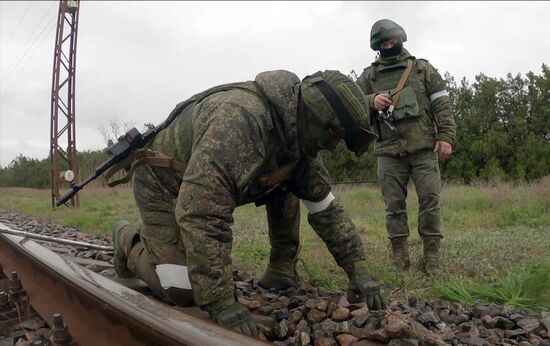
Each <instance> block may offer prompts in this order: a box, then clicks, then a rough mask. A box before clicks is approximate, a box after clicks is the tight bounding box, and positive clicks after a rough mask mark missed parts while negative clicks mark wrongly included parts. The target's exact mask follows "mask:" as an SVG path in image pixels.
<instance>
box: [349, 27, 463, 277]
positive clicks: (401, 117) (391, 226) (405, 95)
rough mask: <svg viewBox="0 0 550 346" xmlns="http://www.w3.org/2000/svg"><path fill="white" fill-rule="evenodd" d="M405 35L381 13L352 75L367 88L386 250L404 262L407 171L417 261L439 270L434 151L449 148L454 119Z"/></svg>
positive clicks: (440, 86) (444, 152) (439, 82)
mask: <svg viewBox="0 0 550 346" xmlns="http://www.w3.org/2000/svg"><path fill="white" fill-rule="evenodd" d="M406 40H407V35H406V34H405V31H404V30H403V28H402V27H401V26H399V25H398V24H397V23H395V22H393V21H391V20H389V19H382V20H379V21H377V22H376V23H374V25H373V26H372V30H371V35H370V47H371V48H372V49H373V50H375V51H379V56H378V58H377V59H376V61H374V62H373V63H372V64H371V66H369V67H367V68H366V69H365V71H364V72H363V73H362V74H361V76H359V79H358V81H357V82H358V84H359V85H360V86H361V88H362V89H363V91H364V92H365V94H366V95H367V100H368V105H369V107H370V109H371V123H372V124H373V125H374V127H375V129H376V131H377V132H378V136H379V138H378V140H377V142H376V143H375V145H374V154H375V155H376V156H377V157H378V178H379V183H380V187H381V190H382V195H383V196H384V201H385V203H386V227H387V230H388V234H389V238H390V241H391V245H392V251H393V265H394V266H395V267H396V268H398V269H400V270H406V269H408V268H409V267H410V260H409V252H408V246H407V237H408V236H409V227H408V223H407V207H406V198H407V184H408V182H409V178H412V180H413V182H414V185H415V188H416V193H417V195H418V203H419V212H418V232H419V234H420V237H421V238H422V240H423V243H424V256H423V259H422V262H421V264H422V267H423V269H424V270H425V271H426V273H428V274H429V275H439V274H441V273H442V268H441V265H440V262H439V242H440V239H441V238H442V235H441V217H440V211H439V195H440V191H441V176H440V172H439V163H438V158H437V156H438V154H439V158H440V159H441V160H445V159H446V158H448V157H449V156H450V155H451V153H452V143H453V141H454V140H455V122H454V118H453V112H452V108H451V100H450V98H449V94H448V92H447V91H446V90H445V82H444V80H443V79H442V78H441V76H440V75H439V73H438V72H437V70H436V69H435V68H434V67H433V66H432V65H431V64H430V63H429V62H428V61H427V60H424V59H416V58H415V57H414V56H412V55H411V54H409V52H408V51H407V50H406V49H405V48H403V42H405V41H406Z"/></svg>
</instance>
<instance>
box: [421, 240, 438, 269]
mask: <svg viewBox="0 0 550 346" xmlns="http://www.w3.org/2000/svg"><path fill="white" fill-rule="evenodd" d="M421 264H422V268H423V270H424V271H425V272H426V274H428V275H430V276H441V274H443V268H441V264H440V262H439V238H425V239H424V257H423V258H422V263H421Z"/></svg>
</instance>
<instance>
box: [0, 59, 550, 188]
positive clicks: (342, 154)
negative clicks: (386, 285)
mask: <svg viewBox="0 0 550 346" xmlns="http://www.w3.org/2000/svg"><path fill="white" fill-rule="evenodd" d="M445 79H446V81H447V84H448V85H447V87H448V91H449V94H450V96H451V99H452V101H453V106H454V111H455V120H456V124H457V141H456V143H455V144H454V146H453V149H454V153H453V155H452V157H451V158H450V159H449V160H447V161H445V162H443V163H442V164H441V165H442V167H441V171H442V176H443V179H444V180H446V181H452V182H458V183H465V184H470V183H473V182H478V181H493V180H499V181H514V182H529V181H533V180H536V179H538V178H540V177H543V176H546V175H549V174H550V69H549V68H548V66H547V65H546V64H543V65H542V71H541V73H540V74H535V73H533V72H529V73H527V74H526V75H525V76H522V75H521V74H516V75H512V74H508V75H507V76H506V78H498V79H497V78H492V77H488V76H486V75H485V74H483V73H480V74H478V75H477V76H476V77H475V79H474V81H473V82H471V83H470V82H469V81H467V80H466V79H465V78H463V79H462V80H461V81H459V82H457V81H456V80H455V79H454V78H453V77H452V76H450V75H449V74H446V75H445ZM104 132H105V131H104ZM104 132H102V131H100V133H101V134H102V135H103V137H104V138H107V137H106V135H105V133H104ZM321 157H322V159H323V162H324V163H325V165H326V166H327V169H328V170H329V172H330V174H331V176H332V179H333V180H334V181H335V182H339V181H359V180H371V181H375V180H376V158H375V157H374V156H373V155H372V152H369V153H366V154H364V155H362V156H360V157H355V155H354V154H352V153H350V152H349V151H347V150H346V148H345V145H344V144H340V145H338V147H337V148H336V150H334V151H333V152H323V153H322V154H321ZM106 158H107V156H106V154H105V153H104V152H103V151H101V150H96V151H83V152H79V153H78V155H77V161H78V166H79V177H80V178H84V177H86V176H87V175H88V174H90V173H91V172H92V171H93V169H94V167H96V166H97V165H99V164H100V163H101V162H102V161H103V160H105V159H106ZM49 164H50V163H49V159H43V160H38V159H31V158H27V157H25V156H23V155H19V156H18V157H16V158H15V159H14V160H13V161H12V162H11V163H10V164H9V165H8V166H7V167H4V168H1V169H0V187H6V186H20V187H34V188H47V187H48V186H49V179H50V173H49ZM97 184H99V185H102V182H101V181H98V182H97V183H96V185H97Z"/></svg>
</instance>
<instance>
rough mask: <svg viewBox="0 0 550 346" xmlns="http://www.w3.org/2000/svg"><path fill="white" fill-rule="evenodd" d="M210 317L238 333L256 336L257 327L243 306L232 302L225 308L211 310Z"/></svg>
mask: <svg viewBox="0 0 550 346" xmlns="http://www.w3.org/2000/svg"><path fill="white" fill-rule="evenodd" d="M210 315H211V316H212V319H213V320H215V321H216V322H218V323H219V324H221V325H223V326H226V327H229V328H231V329H233V330H234V331H236V332H238V333H243V334H247V335H252V336H258V327H257V326H256V323H255V322H254V320H252V315H251V314H250V311H248V310H247V309H246V308H245V307H244V306H242V305H241V304H239V303H234V304H232V305H230V306H228V307H227V308H224V309H221V310H218V311H215V312H211V313H210Z"/></svg>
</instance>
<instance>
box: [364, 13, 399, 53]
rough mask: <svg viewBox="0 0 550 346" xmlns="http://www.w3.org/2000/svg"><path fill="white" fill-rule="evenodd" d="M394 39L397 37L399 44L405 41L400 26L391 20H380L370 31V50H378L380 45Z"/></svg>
mask: <svg viewBox="0 0 550 346" xmlns="http://www.w3.org/2000/svg"><path fill="white" fill-rule="evenodd" d="M394 37H399V38H400V39H401V42H405V41H407V34H406V33H405V30H403V28H402V27H401V25H399V24H397V23H396V22H394V21H393V20H389V19H380V20H379V21H377V22H376V23H374V25H373V26H372V29H371V30H370V47H371V48H372V50H380V44H382V43H383V42H386V41H387V40H389V39H391V38H394Z"/></svg>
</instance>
